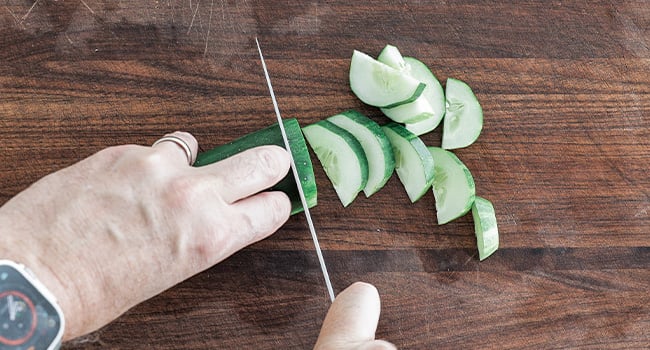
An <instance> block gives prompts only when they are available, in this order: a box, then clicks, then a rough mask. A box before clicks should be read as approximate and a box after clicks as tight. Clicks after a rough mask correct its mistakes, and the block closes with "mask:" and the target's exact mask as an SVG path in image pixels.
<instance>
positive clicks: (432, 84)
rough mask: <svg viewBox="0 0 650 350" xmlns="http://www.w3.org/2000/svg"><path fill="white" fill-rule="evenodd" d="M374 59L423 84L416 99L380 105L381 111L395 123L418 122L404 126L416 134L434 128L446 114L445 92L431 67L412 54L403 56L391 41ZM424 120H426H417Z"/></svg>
mask: <svg viewBox="0 0 650 350" xmlns="http://www.w3.org/2000/svg"><path fill="white" fill-rule="evenodd" d="M377 60H378V61H379V62H382V63H385V64H387V65H388V66H390V67H392V68H395V69H397V70H399V71H401V72H402V73H403V74H406V75H408V76H410V77H413V78H415V79H417V80H419V81H421V82H423V83H424V84H425V85H426V87H425V88H424V91H423V92H422V95H420V97H418V98H417V99H416V100H415V101H413V102H411V103H406V104H403V105H400V106H397V107H392V108H381V111H382V112H383V113H384V114H385V115H386V116H387V117H388V118H390V119H392V120H393V121H396V122H398V123H406V124H414V123H417V125H415V126H413V127H410V128H407V129H409V130H410V131H411V132H413V133H414V134H416V135H422V134H424V133H427V132H429V131H431V130H433V129H435V128H436V126H438V124H440V121H441V120H442V117H443V115H444V114H445V94H444V92H443V90H442V85H440V82H439V81H438V79H437V78H436V77H435V75H433V73H431V70H429V68H428V67H427V66H426V65H425V64H424V63H422V62H421V61H419V60H417V59H415V58H413V57H402V55H401V54H400V52H399V50H397V48H396V47H394V46H391V45H386V47H385V48H384V49H383V50H382V52H381V54H379V57H378V58H377ZM425 120H426V122H423V123H419V122H420V121H425Z"/></svg>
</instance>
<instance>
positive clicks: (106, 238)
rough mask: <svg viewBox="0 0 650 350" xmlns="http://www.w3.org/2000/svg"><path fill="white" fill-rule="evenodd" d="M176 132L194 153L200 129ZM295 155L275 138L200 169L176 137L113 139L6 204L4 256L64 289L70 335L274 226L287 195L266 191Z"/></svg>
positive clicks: (57, 291)
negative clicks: (149, 142) (137, 141)
mask: <svg viewBox="0 0 650 350" xmlns="http://www.w3.org/2000/svg"><path fill="white" fill-rule="evenodd" d="M173 135H174V136H177V137H180V138H182V139H183V140H185V142H186V143H187V144H188V145H189V146H190V149H191V151H192V154H194V155H196V153H197V148H198V145H197V142H196V140H195V139H194V137H192V136H191V135H190V134H187V133H174V134H173ZM289 163H290V162H289V157H288V154H287V152H286V151H285V150H283V149H282V148H280V147H276V146H264V147H260V148H256V149H252V150H248V151H245V152H242V153H240V154H238V155H236V156H233V157H231V158H229V159H226V160H223V161H221V162H218V163H215V164H212V165H208V166H204V167H200V168H194V167H191V166H189V165H188V159H187V156H186V154H185V152H184V150H183V148H181V147H179V145H178V144H175V143H174V142H161V143H159V144H157V145H156V146H155V147H145V146H135V145H125V146H117V147H111V148H108V149H105V150H102V151H100V152H98V153H97V154H95V155H93V156H91V157H89V158H87V159H85V160H83V161H81V162H79V163H77V164H74V165H72V166H70V167H68V168H66V169H63V170H60V171H58V172H56V173H53V174H51V175H48V176H46V177H44V178H43V179H41V180H39V181H37V182H36V183H35V184H33V185H32V186H31V187H29V188H28V189H26V190H25V191H23V192H21V193H19V194H18V195H16V196H15V197H14V198H12V199H11V200H9V201H8V202H7V203H6V204H5V205H4V206H2V207H1V208H0V231H1V232H0V257H2V258H7V259H11V260H14V261H16V262H20V263H23V264H25V265H26V266H27V267H29V268H30V269H31V270H32V271H34V273H35V275H36V276H37V277H38V278H39V279H40V280H41V282H43V283H44V284H45V285H46V286H47V287H48V289H50V291H51V292H52V293H53V294H54V295H55V296H56V297H57V299H58V301H59V304H60V305H61V307H62V309H63V312H64V316H65V317H66V323H67V325H66V331H65V336H64V338H65V339H71V338H74V337H77V336H80V335H83V334H86V333H89V332H91V331H93V330H96V329H98V328H99V327H101V326H103V325H105V324H107V323H108V322H110V321H112V320H113V319H115V318H117V317H118V316H119V315H120V314H122V313H123V312H125V311H126V310H128V309H129V308H131V307H133V306H134V305H136V304H138V303H140V302H142V301H144V300H146V299H148V298H150V297H153V296H154V295H156V294H158V293H160V292H162V291H163V290H165V289H167V288H169V287H171V286H173V285H175V284H177V283H179V282H181V281H183V280H184V279H186V278H188V277H190V276H192V275H194V274H196V273H198V272H200V271H202V270H205V269H207V268H209V267H211V266H212V265H214V264H216V263H218V262H219V261H221V260H223V259H225V258H226V257H228V256H229V255H231V254H233V253H234V252H236V251H237V250H239V249H241V248H243V247H245V246H247V245H249V244H251V243H253V242H256V241H258V240H261V239H263V238H265V237H267V236H268V235H270V234H271V233H273V232H274V231H276V230H277V229H278V228H279V227H280V226H281V225H282V224H283V223H284V222H285V221H286V220H287V219H288V218H289V213H290V211H291V204H290V202H289V199H288V197H287V196H286V195H285V194H284V193H282V192H269V191H267V192H261V193H258V192H259V191H261V190H263V189H266V188H269V187H271V186H272V185H274V184H275V183H276V182H278V181H279V180H280V179H282V178H283V177H284V176H285V175H286V174H287V172H288V170H289ZM256 193H258V194H256Z"/></svg>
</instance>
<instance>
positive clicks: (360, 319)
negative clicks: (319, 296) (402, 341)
mask: <svg viewBox="0 0 650 350" xmlns="http://www.w3.org/2000/svg"><path fill="white" fill-rule="evenodd" d="M380 309H381V303H380V300H379V293H378V292H377V289H376V288H375V287H374V286H373V285H370V284H367V283H361V282H357V283H354V284H352V285H351V286H350V287H348V288H347V289H346V290H344V291H343V292H341V293H340V294H339V295H338V296H337V297H336V299H335V300H334V303H333V304H332V306H331V307H330V309H329V311H328V312H327V316H326V317H325V321H324V322H323V327H322V328H321V333H320V336H319V337H318V341H317V342H316V347H315V348H316V349H319V350H329V349H375V348H377V349H384V348H385V349H391V346H392V344H390V343H387V342H383V341H375V340H374V339H375V331H376V330H377V323H378V322H379V313H380ZM392 349H394V346H393V347H392Z"/></svg>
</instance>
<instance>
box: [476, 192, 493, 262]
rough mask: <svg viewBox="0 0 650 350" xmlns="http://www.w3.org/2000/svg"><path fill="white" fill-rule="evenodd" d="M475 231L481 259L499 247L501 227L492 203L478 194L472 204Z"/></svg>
mask: <svg viewBox="0 0 650 350" xmlns="http://www.w3.org/2000/svg"><path fill="white" fill-rule="evenodd" d="M472 217H473V218H474V231H475V233H476V244H477V247H478V257H479V260H484V259H485V258H487V257H488V256H490V255H492V253H494V252H495V251H496V250H497V249H498V248H499V228H498V227H497V218H496V214H495V213H494V206H492V203H491V202H490V201H489V200H487V199H485V198H482V197H479V196H476V198H475V199H474V204H473V205H472Z"/></svg>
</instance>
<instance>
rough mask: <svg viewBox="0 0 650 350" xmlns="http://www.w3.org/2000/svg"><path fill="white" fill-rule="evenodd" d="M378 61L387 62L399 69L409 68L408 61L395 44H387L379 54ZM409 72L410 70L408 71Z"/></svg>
mask: <svg viewBox="0 0 650 350" xmlns="http://www.w3.org/2000/svg"><path fill="white" fill-rule="evenodd" d="M377 61H379V62H381V63H384V64H387V65H389V66H391V67H393V68H395V69H397V70H399V71H404V70H405V69H407V66H406V62H404V58H403V57H402V54H401V53H400V52H399V50H398V49H397V47H395V46H393V45H386V46H385V47H384V49H383V50H381V52H380V53H379V56H377ZM406 73H407V74H408V72H406Z"/></svg>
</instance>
